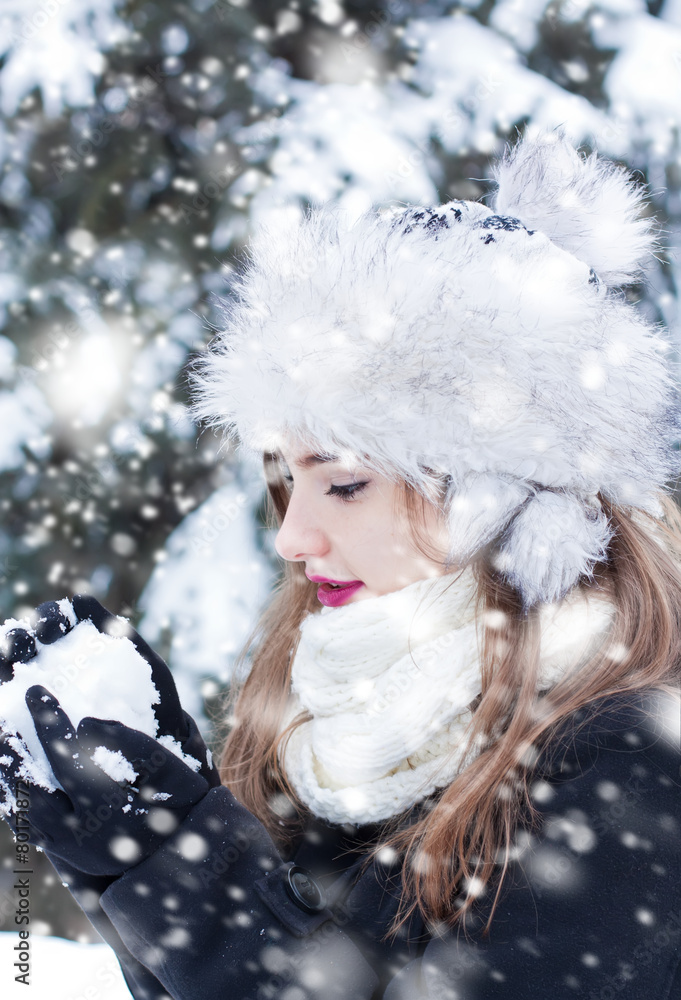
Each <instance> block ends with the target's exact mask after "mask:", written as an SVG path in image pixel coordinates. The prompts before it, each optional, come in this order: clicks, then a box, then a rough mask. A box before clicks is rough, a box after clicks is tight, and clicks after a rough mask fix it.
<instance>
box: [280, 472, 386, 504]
mask: <svg viewBox="0 0 681 1000" xmlns="http://www.w3.org/2000/svg"><path fill="white" fill-rule="evenodd" d="M284 479H285V480H286V481H287V482H289V483H292V482H293V476H284ZM368 485H369V484H368V483H348V485H347V486H334V485H331V486H330V487H329V488H328V490H326V491H325V493H324V496H327V497H338V499H339V500H341V501H342V502H343V503H352V501H353V499H354V498H355V497H356V496H357V495H358V494H359V493H362V492H363V490H364V489H365V488H366V487H367V486H368Z"/></svg>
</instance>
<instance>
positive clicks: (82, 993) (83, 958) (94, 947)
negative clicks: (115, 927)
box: [0, 931, 131, 1000]
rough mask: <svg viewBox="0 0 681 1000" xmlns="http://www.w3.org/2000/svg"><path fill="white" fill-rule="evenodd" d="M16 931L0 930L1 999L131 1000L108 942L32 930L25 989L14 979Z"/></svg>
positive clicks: (17, 972) (17, 936)
mask: <svg viewBox="0 0 681 1000" xmlns="http://www.w3.org/2000/svg"><path fill="white" fill-rule="evenodd" d="M19 940H20V939H19V935H18V934H17V933H16V932H14V931H2V932H0V981H1V982H2V1000H19V998H21V1000H26V997H29V998H30V1000H130V996H131V994H130V991H129V989H128V987H127V986H126V985H125V980H124V979H123V974H122V973H121V969H120V966H119V964H118V960H117V959H116V956H115V954H114V952H113V951H112V950H111V948H109V946H108V944H80V943H78V942H77V941H67V940H65V939H64V938H58V937H48V936H43V935H40V934H35V933H33V934H31V936H30V938H29V939H28V940H29V948H30V954H31V960H30V963H29V964H30V971H29V985H28V989H27V988H26V986H25V985H23V984H22V983H18V982H16V981H15V979H14V975H15V974H16V975H18V974H19V971H18V970H15V969H14V962H15V961H17V958H16V954H17V953H16V952H15V951H14V947H15V945H17V944H18V943H19Z"/></svg>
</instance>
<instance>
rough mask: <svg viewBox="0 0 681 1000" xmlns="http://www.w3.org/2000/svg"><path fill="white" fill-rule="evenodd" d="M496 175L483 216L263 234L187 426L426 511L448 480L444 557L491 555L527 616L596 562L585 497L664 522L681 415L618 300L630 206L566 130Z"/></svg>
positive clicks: (647, 236)
mask: <svg viewBox="0 0 681 1000" xmlns="http://www.w3.org/2000/svg"><path fill="white" fill-rule="evenodd" d="M494 175H495V179H496V182H497V190H496V194H495V198H494V202H493V207H491V208H490V207H487V206H486V205H483V204H481V203H479V202H471V201H450V202H448V203H447V204H444V205H440V206H439V207H436V208H415V207H410V208H406V209H405V208H399V209H391V210H388V211H371V212H367V213H365V214H364V215H363V216H361V217H360V218H359V219H358V220H356V221H354V222H348V221H346V220H345V217H344V216H342V215H341V213H339V212H337V211H335V210H333V209H329V208H320V209H312V210H308V212H307V214H306V215H305V216H304V217H303V218H301V219H300V220H299V221H297V222H296V223H293V224H291V226H289V227H287V228H286V229H285V230H282V229H273V230H271V231H269V230H268V229H267V228H264V227H263V228H262V229H261V230H260V231H259V232H258V233H257V234H256V236H255V237H254V239H253V240H252V242H251V245H250V247H249V250H248V260H247V262H246V265H245V266H244V267H243V269H242V270H241V271H240V272H239V273H238V274H237V275H236V280H235V292H236V295H235V297H234V299H233V300H232V301H230V302H227V303H226V304H225V315H226V325H225V329H224V330H223V332H222V333H220V334H219V335H218V337H217V338H216V341H215V342H214V344H213V345H212V347H211V349H210V350H209V351H208V353H207V354H206V356H205V357H203V358H202V359H201V360H200V362H199V363H198V365H197V367H196V369H195V372H194V375H193V378H194V382H195V390H196V393H195V400H196V402H195V405H194V412H195V414H196V415H197V416H198V417H199V418H201V419H204V420H207V421H209V422H210V423H211V424H213V425H214V426H222V427H223V428H225V430H226V431H228V432H229V433H231V434H234V435H236V436H237V437H238V439H239V440H240V442H241V447H242V448H243V449H245V450H246V451H251V452H257V453H262V452H264V451H274V450H276V449H277V448H278V447H279V446H283V444H284V442H285V440H286V439H288V438H290V437H295V438H297V439H299V440H300V441H302V442H304V443H305V444H308V445H309V446H310V447H311V448H312V449H314V450H317V451H320V450H321V451H323V452H325V453H328V454H338V453H340V454H350V455H353V456H358V457H359V458H360V460H361V462H362V464H364V465H368V466H369V467H373V468H374V469H376V470H377V471H378V472H381V473H383V474H384V475H388V476H390V477H391V478H393V479H396V478H398V477H399V478H403V479H405V480H407V481H408V482H409V483H411V484H412V485H413V486H415V487H416V488H417V489H419V490H420V491H421V492H422V493H423V494H424V495H425V496H432V480H433V474H435V475H437V476H444V477H446V478H445V482H446V483H447V493H446V499H445V512H446V516H447V519H448V524H449V535H450V552H449V558H450V561H451V562H452V563H454V564H463V563H466V562H468V561H470V559H471V558H472V557H473V556H474V555H475V553H476V552H477V551H478V550H480V548H481V547H483V546H492V548H491V551H492V553H493V554H494V559H495V564H496V566H497V568H498V569H499V571H500V572H502V573H503V574H504V575H505V576H506V578H507V579H508V580H509V581H510V582H512V584H513V585H514V586H515V587H516V588H517V589H518V591H519V592H520V593H521V595H522V598H523V602H524V604H525V606H530V605H532V604H535V603H536V602H538V601H545V602H550V601H554V600H556V599H559V598H560V597H562V596H563V595H564V594H566V593H567V592H568V591H569V590H570V588H571V587H572V586H574V584H575V583H577V582H578V581H579V580H580V578H582V577H585V576H586V577H588V576H589V575H590V574H591V573H592V571H593V567H594V565H595V563H596V562H597V561H599V560H601V559H603V558H604V557H605V556H606V553H607V546H608V542H609V539H610V537H611V528H610V526H609V523H608V518H607V516H606V514H605V513H604V511H603V510H602V508H601V504H600V500H599V497H598V494H600V496H601V497H603V498H605V499H606V500H607V501H609V502H610V503H613V504H617V505H620V506H623V507H625V508H638V509H641V510H644V511H647V512H649V513H651V514H653V515H659V514H660V513H661V510H660V507H659V501H658V499H657V495H658V494H659V492H660V491H661V490H664V488H665V484H666V482H667V481H668V480H669V479H670V478H672V477H673V476H675V475H676V474H677V471H678V470H677V456H678V452H676V451H675V450H674V448H673V442H674V440H675V438H676V435H677V433H678V430H679V417H678V410H677V403H676V391H675V387H674V383H673V380H672V378H671V375H670V371H669V368H668V365H667V363H666V361H665V354H666V351H667V346H666V343H665V341H664V340H663V339H662V338H661V337H660V336H659V332H658V330H657V329H656V328H655V327H653V326H651V325H650V324H648V323H647V322H646V321H645V320H644V318H643V317H642V316H641V315H640V314H639V312H638V311H637V310H636V309H635V308H634V307H633V306H632V305H630V304H629V303H628V302H627V300H626V297H625V296H624V294H623V292H622V291H621V290H620V288H619V286H621V285H622V284H626V283H630V282H632V281H633V280H635V279H636V278H637V277H639V276H640V268H641V266H642V264H643V263H644V262H645V260H646V258H647V257H648V256H649V255H650V254H651V253H652V252H653V250H654V249H655V236H654V233H653V227H652V224H651V222H650V221H649V220H648V219H646V218H643V217H642V214H641V213H642V209H643V207H644V200H645V194H644V192H643V191H642V190H641V189H640V188H639V187H637V186H636V185H635V184H634V182H633V179H632V178H631V176H630V175H629V174H628V173H627V171H626V170H624V169H623V168H621V167H619V166H617V165H615V164H613V163H611V162H609V161H607V160H603V159H601V158H599V157H598V156H596V155H595V154H592V155H591V156H589V157H584V156H582V155H580V154H579V153H578V152H577V151H576V150H575V149H574V148H573V147H572V145H571V144H570V143H569V141H568V140H567V139H566V138H565V137H564V135H563V134H562V133H561V132H550V133H543V134H540V135H539V136H538V137H537V138H534V139H523V140H521V141H519V142H518V143H517V144H516V145H515V147H513V148H511V149H509V150H508V151H507V152H506V154H505V155H504V156H503V158H502V159H501V160H500V162H498V163H497V164H496V165H495V168H494Z"/></svg>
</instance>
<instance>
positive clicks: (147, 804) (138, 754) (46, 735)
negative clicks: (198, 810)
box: [0, 685, 211, 875]
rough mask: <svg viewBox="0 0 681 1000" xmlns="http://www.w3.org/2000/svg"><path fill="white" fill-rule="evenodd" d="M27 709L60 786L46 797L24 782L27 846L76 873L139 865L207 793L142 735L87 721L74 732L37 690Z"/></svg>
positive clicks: (115, 871) (1, 752) (195, 776)
mask: <svg viewBox="0 0 681 1000" xmlns="http://www.w3.org/2000/svg"><path fill="white" fill-rule="evenodd" d="M26 704H27V706H28V708H29V711H30V713H31V716H32V718H33V722H34V725H35V728H36V733H37V735H38V738H39V739H40V742H41V744H42V746H43V749H44V750H45V753H46V755H47V758H48V761H49V763H50V766H51V767H52V770H53V772H54V775H55V777H56V779H57V781H58V782H59V784H60V785H61V786H62V788H63V791H61V790H60V789H57V790H56V791H54V792H48V791H46V790H45V789H44V788H42V787H40V786H38V785H35V784H31V783H28V794H27V795H26V796H24V797H25V798H28V801H29V806H28V810H27V813H28V819H29V823H30V832H29V842H30V843H32V844H35V845H36V846H38V847H41V848H43V850H45V851H47V852H48V853H49V854H50V855H54V856H55V857H56V858H61V859H63V860H64V861H66V862H67V863H68V864H69V865H71V866H73V867H74V868H76V869H77V870H78V871H82V872H86V873H88V874H92V875H120V874H121V873H122V872H124V871H126V870H127V869H128V868H131V867H133V866H134V865H136V864H139V863H140V862H141V861H143V860H144V859H145V858H147V857H149V856H150V855H151V854H152V853H153V852H154V851H155V850H156V848H157V847H158V846H159V844H160V843H161V842H162V841H163V840H164V839H165V838H166V837H167V836H168V835H169V834H171V833H172V832H173V831H174V830H175V829H176V828H177V826H178V825H179V824H180V823H181V822H182V820H183V819H184V818H185V817H186V816H187V814H188V813H189V812H190V810H191V809H192V808H193V806H194V805H196V803H197V802H200V801H201V799H202V798H203V797H204V796H205V795H206V794H207V793H208V791H209V790H210V787H211V786H210V784H209V782H208V781H207V780H206V779H205V778H204V777H202V775H201V774H200V773H198V772H197V771H194V770H192V769H191V768H190V767H188V766H187V764H185V763H184V762H183V761H182V760H180V759H179V758H178V757H176V756H175V754H173V753H172V752H171V751H170V750H168V749H166V747H164V746H162V745H161V744H160V743H158V742H157V741H156V740H155V739H152V737H150V736H147V735H146V734H145V733H141V732H139V731H138V730H136V729H129V728H128V727H127V726H124V725H123V724H122V723H120V722H114V721H103V720H101V719H92V718H85V719H82V720H81V722H80V724H79V726H78V728H77V730H76V729H74V728H73V726H72V725H71V722H70V720H69V718H68V716H67V715H66V713H65V712H64V711H63V709H62V708H61V706H60V705H59V702H58V701H57V700H56V698H54V697H53V695H51V694H50V692H49V691H47V690H46V689H45V688H44V687H41V686H40V685H34V686H33V687H31V688H29V690H28V691H27V692H26ZM187 718H188V719H189V720H190V726H191V725H193V720H191V718H190V717H189V716H187ZM194 728H195V727H194ZM190 737H191V738H192V740H193V741H194V742H196V740H197V739H198V740H200V739H201V737H200V735H198V733H191V734H190ZM2 743H3V745H0V773H2V775H3V776H4V779H5V780H10V779H11V777H12V774H11V768H12V767H13V766H15V765H14V764H8V765H4V764H2V763H1V760H2V759H4V757H5V745H4V744H6V743H7V738H5V739H4V740H3V741H2ZM93 755H94V759H93ZM121 755H122V757H121ZM97 760H99V761H101V762H103V763H104V766H105V767H107V770H111V769H112V766H113V767H116V769H117V771H118V773H117V775H116V778H115V779H114V778H112V777H110V776H109V775H108V774H107V773H105V771H104V770H102V768H101V767H100V766H98V764H97V763H96V761H97ZM6 768H7V770H6Z"/></svg>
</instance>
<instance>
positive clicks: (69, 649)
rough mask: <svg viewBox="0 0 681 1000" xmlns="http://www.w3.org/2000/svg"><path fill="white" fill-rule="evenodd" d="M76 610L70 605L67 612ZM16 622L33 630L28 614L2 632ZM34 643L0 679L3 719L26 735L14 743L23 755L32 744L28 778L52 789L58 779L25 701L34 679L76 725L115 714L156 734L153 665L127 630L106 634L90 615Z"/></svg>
mask: <svg viewBox="0 0 681 1000" xmlns="http://www.w3.org/2000/svg"><path fill="white" fill-rule="evenodd" d="M65 604H69V602H68V601H66V602H64V601H62V602H61V603H60V607H61V608H62V610H65V607H64V605H65ZM69 608H70V605H69ZM67 613H68V612H67ZM72 615H73V611H72V609H70V614H69V617H71V616H72ZM73 617H74V618H75V615H73ZM120 621H121V626H122V627H127V626H126V623H125V622H124V620H123V619H121V620H120ZM16 627H21V628H25V629H26V630H27V631H30V623H29V622H28V621H27V620H16V619H9V620H8V621H7V622H6V623H5V625H4V626H3V628H2V630H0V635H4V634H5V633H6V632H7V631H9V629H11V628H16ZM36 647H37V650H38V652H37V655H36V656H34V657H33V658H32V659H31V660H29V661H28V662H27V663H15V664H14V676H13V678H12V680H11V681H8V682H7V683H5V684H2V685H0V725H1V726H2V728H3V729H4V730H5V731H7V732H9V733H12V734H15V735H17V734H20V735H21V737H22V738H23V741H24V743H25V745H26V746H25V749H24V748H22V747H21V746H15V747H14V749H17V750H18V751H19V752H20V753H21V756H22V757H23V758H24V759H26V752H25V751H26V750H28V754H29V755H30V761H27V762H26V765H27V767H30V769H31V770H30V780H33V781H35V782H36V783H37V784H40V785H43V787H47V788H50V790H52V789H53V788H54V787H55V786H56V785H57V784H58V783H57V781H56V779H55V777H54V775H53V774H52V770H51V768H50V766H49V763H48V760H47V757H46V755H45V751H44V750H43V748H42V745H41V743H40V740H39V739H38V736H37V734H36V731H35V728H34V726H33V721H32V718H31V714H30V712H29V710H28V707H27V705H26V700H25V697H26V691H27V690H28V688H30V687H31V686H32V685H34V684H41V685H42V686H43V687H45V688H47V690H48V691H50V692H51V693H52V694H53V695H54V696H55V697H56V698H57V700H58V701H59V703H60V704H61V707H62V708H63V709H64V711H65V712H66V714H67V715H68V717H69V719H70V720H71V723H72V724H73V726H74V727H76V726H77V725H78V723H79V722H80V721H81V719H83V718H85V717H86V716H91V717H93V718H96V719H113V720H117V721H118V722H122V723H123V724H124V725H126V726H129V727H130V728H131V729H138V730H140V731H141V732H143V733H146V734H147V735H148V736H156V733H157V730H158V723H157V721H156V716H155V715H154V711H153V708H152V706H153V705H156V704H158V702H159V700H160V697H159V693H158V691H157V689H156V687H155V686H154V684H153V681H152V679H151V667H150V666H149V664H148V663H147V661H146V660H145V659H144V658H143V657H142V656H140V654H139V653H138V652H137V650H136V649H135V647H134V645H133V644H132V642H131V641H130V639H128V638H126V637H125V636H124V635H120V636H112V635H104V634H103V633H101V632H100V631H99V630H98V629H97V628H96V626H95V625H93V623H92V622H91V621H88V620H85V621H82V622H79V623H78V624H76V625H75V626H74V627H73V628H72V630H71V631H70V632H69V633H68V634H67V635H65V636H64V637H63V638H62V639H59V640H57V642H55V643H52V644H51V645H48V646H46V645H43V644H42V643H40V642H39V641H38V640H36ZM102 749H103V748H102ZM102 759H103V758H102ZM97 763H99V761H97ZM33 764H37V765H38V767H37V768H36V767H33ZM104 770H107V768H106V767H105V768H104ZM107 773H109V772H108V771H107ZM46 775H47V782H46V781H45V776H46ZM112 777H114V775H113V774H112ZM115 780H119V779H118V778H116V779H115Z"/></svg>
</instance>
